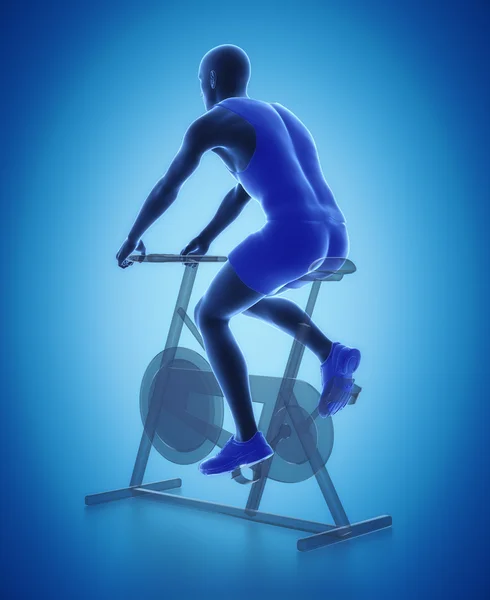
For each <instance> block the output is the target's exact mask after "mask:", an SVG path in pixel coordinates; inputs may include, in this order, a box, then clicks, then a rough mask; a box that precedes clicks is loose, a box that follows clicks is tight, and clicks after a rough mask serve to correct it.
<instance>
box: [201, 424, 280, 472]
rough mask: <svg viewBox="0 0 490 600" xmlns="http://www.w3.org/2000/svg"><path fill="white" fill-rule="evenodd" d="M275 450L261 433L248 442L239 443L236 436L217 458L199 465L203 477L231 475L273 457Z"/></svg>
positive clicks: (209, 459)
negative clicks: (241, 468)
mask: <svg viewBox="0 0 490 600" xmlns="http://www.w3.org/2000/svg"><path fill="white" fill-rule="evenodd" d="M273 454H274V450H272V448H271V447H270V446H269V444H268V443H267V441H266V439H265V437H264V436H263V434H262V432H261V431H257V433H256V434H255V435H254V436H253V438H251V439H249V440H247V441H246V442H237V441H236V440H235V436H234V435H232V436H231V438H230V439H229V440H228V441H227V442H226V444H225V445H224V446H223V448H221V450H220V451H219V452H218V454H217V455H216V456H213V457H212V458H208V459H207V460H205V461H203V462H202V463H201V464H200V465H199V471H200V472H201V473H202V474H203V475H221V474H224V473H231V472H232V471H234V470H235V469H238V467H250V466H252V465H255V464H257V463H259V462H261V461H262V460H265V459H266V458H269V457H271V456H272V455H273Z"/></svg>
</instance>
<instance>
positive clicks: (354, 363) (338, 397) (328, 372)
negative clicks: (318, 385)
mask: <svg viewBox="0 0 490 600" xmlns="http://www.w3.org/2000/svg"><path fill="white" fill-rule="evenodd" d="M360 362H361V353H360V352H359V350H357V348H349V346H343V345H342V344H340V343H339V342H334V343H333V344H332V349H331V350H330V354H329V355H328V358H327V360H326V361H325V362H324V363H322V365H321V366H320V372H321V376H322V393H321V396H320V402H319V404H318V412H319V414H320V416H321V417H323V418H324V419H325V418H326V417H331V416H332V415H334V414H335V413H336V412H338V411H339V410H341V409H342V408H344V406H345V405H346V404H347V402H349V398H350V393H351V391H352V386H353V385H354V380H353V379H352V374H353V373H354V371H355V370H356V369H357V367H358V366H359V363H360Z"/></svg>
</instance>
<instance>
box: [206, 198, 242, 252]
mask: <svg viewBox="0 0 490 600" xmlns="http://www.w3.org/2000/svg"><path fill="white" fill-rule="evenodd" d="M244 206H245V204H244V203H243V202H239V201H238V199H237V193H236V188H233V189H232V190H230V191H229V192H228V193H227V194H226V196H225V197H224V198H223V201H222V202H221V204H220V207H219V208H218V212H217V213H216V214H215V215H214V217H213V219H212V220H211V221H210V223H209V225H207V226H206V227H205V228H204V229H203V230H202V232H201V233H200V237H203V238H205V239H206V240H208V241H209V242H212V241H213V240H214V239H215V238H217V237H218V235H219V234H220V233H221V232H222V231H224V230H225V229H226V228H227V227H228V225H230V224H231V223H233V221H234V220H235V219H236V218H237V217H238V215H239V214H240V213H241V212H242V210H243V208H244Z"/></svg>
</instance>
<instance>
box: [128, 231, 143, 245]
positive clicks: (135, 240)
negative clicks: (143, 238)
mask: <svg viewBox="0 0 490 600" xmlns="http://www.w3.org/2000/svg"><path fill="white" fill-rule="evenodd" d="M128 241H130V242H131V243H133V244H138V242H139V241H140V238H139V236H136V235H134V233H132V232H131V231H130V232H129V234H128Z"/></svg>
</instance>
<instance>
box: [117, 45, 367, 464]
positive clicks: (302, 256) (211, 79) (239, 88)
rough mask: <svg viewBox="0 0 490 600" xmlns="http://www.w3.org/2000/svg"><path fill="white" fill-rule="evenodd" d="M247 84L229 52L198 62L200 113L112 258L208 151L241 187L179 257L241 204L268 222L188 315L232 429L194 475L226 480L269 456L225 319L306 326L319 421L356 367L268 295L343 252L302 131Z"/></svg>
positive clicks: (237, 53)
mask: <svg viewBox="0 0 490 600" xmlns="http://www.w3.org/2000/svg"><path fill="white" fill-rule="evenodd" d="M249 76H250V63H249V60H248V57H247V56H246V54H245V53H244V52H243V50H241V49H240V48H238V47H237V46H232V45H224V46H218V47H216V48H213V49H212V50H210V51H209V52H208V53H207V54H206V55H205V56H204V58H203V59H202V61H201V64H200V68H199V79H200V81H201V87H202V92H203V96H204V103H205V106H206V109H207V112H206V113H205V114H204V115H203V116H202V117H200V118H199V119H197V120H196V121H194V123H192V124H191V126H190V127H189V129H188V130H187V132H186V135H185V136H184V140H183V143H182V146H181V148H180V150H179V152H178V153H177V155H176V157H175V158H174V160H173V162H172V164H171V165H170V167H169V169H168V171H167V173H166V174H165V176H164V177H163V178H162V179H161V180H160V181H159V182H158V183H157V185H156V186H155V188H154V189H153V191H152V192H151V194H150V196H149V197H148V199H147V200H146V202H145V204H144V205H143V208H142V209H141V211H140V213H139V215H138V218H137V219H136V221H135V223H134V225H133V228H132V229H131V232H130V234H129V236H128V238H127V240H126V241H125V242H124V244H123V245H122V247H121V249H120V251H119V252H118V255H117V260H118V263H119V266H121V267H122V268H126V267H127V266H129V265H130V264H131V263H130V262H129V261H128V260H127V258H128V256H129V255H130V254H131V252H133V251H134V250H135V248H136V247H137V245H138V243H139V240H140V238H141V236H142V235H143V233H144V232H145V231H146V229H147V228H148V227H149V226H150V225H151V224H152V223H153V222H154V221H155V220H156V219H158V218H159V217H160V216H161V215H162V214H163V213H164V212H165V210H166V209H167V208H168V206H170V204H171V203H172V202H173V201H174V200H175V198H176V197H177V195H178V191H179V189H180V187H181V185H182V184H183V183H184V181H185V180H186V179H187V178H188V177H189V176H190V175H191V174H192V173H193V171H194V170H195V169H196V168H197V166H198V164H199V161H200V158H201V156H202V155H203V154H204V153H205V152H206V151H208V150H213V151H214V152H215V153H216V154H218V155H219V156H220V157H221V158H222V160H223V161H224V163H225V165H226V166H227V168H228V170H229V171H230V172H231V173H232V175H233V176H234V177H235V179H236V180H237V182H238V184H237V186H236V187H235V188H233V189H232V190H231V191H230V192H229V193H228V194H227V195H226V196H225V198H224V200H223V202H222V204H221V206H220V208H219V209H218V211H217V213H216V215H215V217H214V218H213V219H212V221H211V222H210V223H209V224H208V225H207V226H206V227H205V228H204V229H203V230H202V232H201V233H200V234H199V235H198V236H197V237H196V238H194V239H193V240H192V241H191V242H190V243H189V244H188V245H187V246H186V248H184V250H183V251H182V254H184V255H187V254H198V255H202V254H205V253H206V252H207V251H208V249H209V246H210V244H211V242H212V241H213V240H214V239H215V238H216V237H217V235H219V233H221V231H223V229H225V228H226V227H227V226H228V225H229V224H230V223H231V222H232V221H233V220H234V219H235V218H236V217H237V216H238V215H239V214H240V212H241V211H242V210H243V207H244V206H245V204H246V203H247V202H248V201H249V200H250V198H254V199H256V200H257V201H258V202H260V204H261V206H262V209H263V211H264V214H265V216H266V223H265V224H264V226H263V227H262V228H261V229H260V230H259V231H257V232H254V233H252V234H251V235H249V236H248V237H247V238H245V239H244V240H243V241H242V242H241V243H240V244H238V245H237V246H236V247H235V248H234V249H233V250H232V251H231V252H230V253H229V255H228V261H227V262H226V263H225V265H224V266H223V267H222V268H221V270H220V271H219V273H218V274H217V275H216V277H215V278H214V279H213V281H212V282H211V284H210V286H209V288H208V290H207V291H206V293H205V294H204V296H203V297H202V298H201V300H200V301H199V302H198V303H197V305H196V308H195V312H194V316H195V320H196V323H197V325H198V327H199V329H200V331H201V334H202V337H203V340H204V345H205V349H206V353H207V356H208V359H209V362H210V364H211V367H212V369H213V372H214V374H215V375H216V378H217V380H218V382H219V384H220V387H221V389H222V392H223V394H224V397H225V398H226V400H227V402H228V404H229V406H230V409H231V412H232V415H233V418H234V421H235V425H236V431H237V433H236V434H235V435H234V436H233V438H232V439H231V440H230V443H229V444H226V445H225V447H224V448H223V449H222V450H221V451H220V452H219V453H218V455H217V456H215V457H213V458H210V459H208V460H206V461H204V462H203V463H201V465H200V466H199V468H200V471H201V472H202V473H203V474H206V475H211V474H213V475H214V474H219V473H228V472H231V471H233V470H234V469H236V468H237V467H238V466H243V465H247V464H252V463H256V462H258V461H260V460H264V459H266V458H268V457H269V456H271V455H272V449H271V448H270V446H269V445H268V444H267V442H266V441H265V438H264V437H263V435H262V434H261V433H260V432H257V426H256V423H255V418H254V415H253V411H252V400H251V396H250V386H249V379H248V370H247V365H246V362H245V359H244V357H243V354H242V352H241V350H240V348H239V346H238V344H237V342H236V340H235V338H234V336H233V335H232V333H231V330H230V328H229V321H230V319H231V318H232V317H234V316H235V315H238V314H244V315H248V316H253V317H256V318H259V319H262V320H264V321H266V322H268V323H270V324H273V325H274V326H276V327H277V328H279V329H281V330H282V331H285V332H286V333H288V334H290V335H292V336H296V335H297V333H298V330H299V327H300V326H301V325H305V324H306V325H308V327H307V334H306V335H305V336H302V343H303V344H305V346H307V347H308V348H309V349H310V350H312V351H313V352H314V353H315V354H316V355H317V357H318V358H319V359H320V362H321V376H322V393H321V398H320V404H319V413H320V415H321V416H322V417H327V416H330V415H332V414H334V413H335V412H337V411H338V410H340V409H341V408H343V407H344V406H345V404H346V403H347V399H348V396H349V394H348V392H349V390H350V387H351V386H352V374H353V372H354V371H355V370H356V369H357V367H358V365H359V361H360V353H359V351H358V350H357V349H354V348H349V347H347V346H343V345H342V344H339V343H338V342H335V343H334V344H332V342H331V341H330V340H329V339H328V338H327V337H326V336H325V334H324V333H323V332H322V331H321V330H320V329H319V328H318V327H317V326H316V325H315V323H314V322H313V321H312V320H311V319H310V318H309V317H308V315H306V313H305V312H304V311H303V310H302V309H301V308H300V307H299V306H298V305H297V304H296V303H294V302H292V301H291V300H288V299H286V298H278V297H276V296H277V295H278V294H280V293H281V292H283V291H284V290H287V289H294V288H298V287H301V286H302V285H304V281H300V278H301V277H302V276H304V275H305V274H307V273H308V272H310V271H312V270H314V269H317V268H321V266H322V263H323V261H324V260H329V269H331V268H332V263H333V264H334V265H335V266H334V267H333V268H334V269H338V268H340V267H341V266H342V264H343V262H344V260H345V258H347V256H348V253H349V237H348V234H347V228H346V223H345V219H344V215H343V214H342V212H341V210H340V208H339V207H338V205H337V203H336V201H335V198H334V196H333V194H332V192H331V190H330V188H329V187H328V185H327V182H326V180H325V178H324V175H323V173H322V170H321V167H320V162H319V159H318V153H317V150H316V146H315V143H314V140H313V137H312V136H311V134H310V132H309V131H308V129H307V128H306V127H305V126H304V124H303V123H302V122H301V121H300V120H299V119H298V118H297V117H296V116H295V115H294V114H293V113H292V112H291V111H289V110H288V109H287V108H285V107H284V106H282V105H281V104H277V103H267V102H262V101H259V100H255V99H252V98H249V97H248V95H247V93H246V92H247V84H248V79H249ZM332 257H335V258H338V261H332V260H331V259H332ZM337 263H338V264H337ZM303 329H304V327H303Z"/></svg>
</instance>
